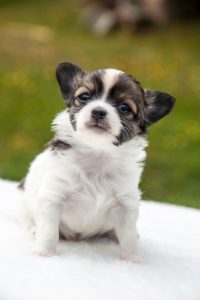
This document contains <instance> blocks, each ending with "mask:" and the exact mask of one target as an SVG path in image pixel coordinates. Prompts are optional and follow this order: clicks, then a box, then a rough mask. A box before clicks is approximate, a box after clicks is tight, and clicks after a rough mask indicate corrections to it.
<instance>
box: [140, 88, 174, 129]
mask: <svg viewBox="0 0 200 300" xmlns="http://www.w3.org/2000/svg"><path fill="white" fill-rule="evenodd" d="M144 92H145V99H146V111H145V120H146V122H147V126H150V125H151V124H153V123H155V122H157V121H158V120H160V119H161V118H163V117H164V116H165V115H167V114H168V113H169V112H170V111H171V110H172V108H173V105H174V103H175V98H174V97H172V96H170V95H169V94H166V93H163V92H159V91H152V90H144Z"/></svg>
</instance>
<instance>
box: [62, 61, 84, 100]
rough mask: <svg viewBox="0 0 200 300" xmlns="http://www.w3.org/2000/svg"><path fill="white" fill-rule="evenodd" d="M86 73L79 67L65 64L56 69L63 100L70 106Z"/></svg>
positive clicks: (68, 63)
mask: <svg viewBox="0 0 200 300" xmlns="http://www.w3.org/2000/svg"><path fill="white" fill-rule="evenodd" d="M84 75H85V72H84V71H83V70H82V69H81V68H80V67H79V66H77V65H75V64H72V63H70V62H63V63H61V64H59V65H58V66H57V68H56V78H57V81H58V84H59V86H60V89H61V92H62V95H63V98H64V99H65V100H67V102H68V104H70V98H71V97H72V94H73V92H74V91H75V89H76V88H77V86H78V84H79V81H80V80H81V78H82V77H83V76H84Z"/></svg>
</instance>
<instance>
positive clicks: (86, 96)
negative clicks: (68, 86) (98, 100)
mask: <svg viewBox="0 0 200 300" xmlns="http://www.w3.org/2000/svg"><path fill="white" fill-rule="evenodd" d="M78 99H79V100H80V101H81V102H86V101H88V100H90V99H91V96H90V94H88V93H82V94H80V95H79V96H78Z"/></svg>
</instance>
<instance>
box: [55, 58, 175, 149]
mask: <svg viewBox="0 0 200 300" xmlns="http://www.w3.org/2000/svg"><path fill="white" fill-rule="evenodd" d="M56 76H57V80H58V83H59V85H60V88H61V92H62V94H63V97H64V99H65V100H66V101H67V105H68V106H69V114H70V121H71V124H72V126H73V128H74V130H75V131H76V133H77V134H78V136H79V137H80V138H82V139H84V140H89V141H90V143H91V142H92V143H94V144H95V143H98V142H100V143H102V142H106V143H112V144H114V145H120V144H122V143H124V142H127V141H129V140H130V139H132V138H134V137H135V136H137V135H141V134H144V133H145V132H146V129H147V127H148V126H149V125H151V124H152V123H154V122H156V121H158V120H159V119H161V118H162V117H164V116H165V115H166V114H168V113H169V112H170V111H171V109H172V107H173V104H174V98H173V97H172V96H170V95H168V94H166V93H162V92H157V91H152V90H144V89H143V88H142V86H141V85H140V83H139V82H138V81H137V80H136V79H134V78H133V77H132V76H130V75H128V74H126V73H124V72H122V71H119V70H114V69H102V70H97V71H94V72H91V73H86V72H85V71H83V70H82V69H81V68H80V67H79V66H77V65H74V64H72V63H69V62H66V63H61V64H59V65H58V67H57V70H56Z"/></svg>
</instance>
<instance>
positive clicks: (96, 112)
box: [92, 106, 107, 121]
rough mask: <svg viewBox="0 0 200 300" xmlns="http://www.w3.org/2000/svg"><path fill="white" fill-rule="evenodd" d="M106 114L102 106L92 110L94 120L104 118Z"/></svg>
mask: <svg viewBox="0 0 200 300" xmlns="http://www.w3.org/2000/svg"><path fill="white" fill-rule="evenodd" d="M106 115H107V111H106V110H105V109H104V108H103V107H100V106H99V107H95V108H94V109H93V110H92V118H93V119H95V120H96V121H98V120H100V119H101V120H102V119H104V118H105V116H106Z"/></svg>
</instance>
